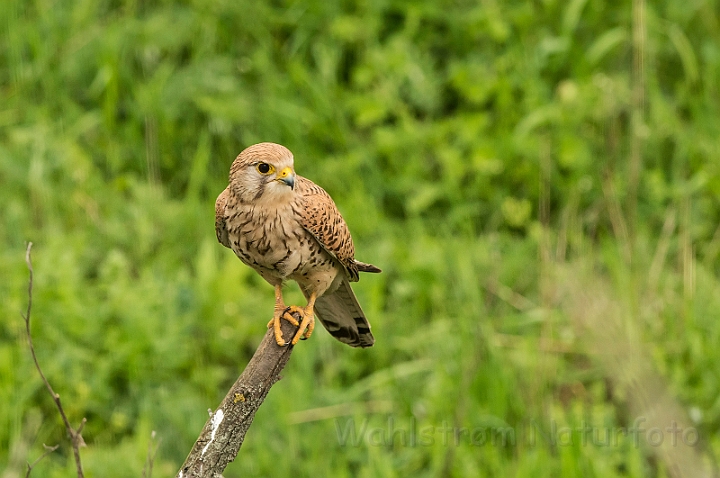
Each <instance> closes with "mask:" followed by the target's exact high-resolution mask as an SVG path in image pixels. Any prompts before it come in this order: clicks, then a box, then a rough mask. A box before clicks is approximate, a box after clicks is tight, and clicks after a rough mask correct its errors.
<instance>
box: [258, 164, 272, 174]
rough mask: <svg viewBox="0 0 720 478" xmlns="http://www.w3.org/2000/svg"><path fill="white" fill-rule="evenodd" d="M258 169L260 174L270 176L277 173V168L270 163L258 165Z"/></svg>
mask: <svg viewBox="0 0 720 478" xmlns="http://www.w3.org/2000/svg"><path fill="white" fill-rule="evenodd" d="M256 168H257V170H258V172H259V173H260V174H270V173H272V172H273V171H275V168H274V167H273V166H272V165H270V164H268V163H258V165H257V166H256Z"/></svg>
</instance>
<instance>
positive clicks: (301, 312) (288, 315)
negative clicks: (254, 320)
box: [267, 284, 315, 347]
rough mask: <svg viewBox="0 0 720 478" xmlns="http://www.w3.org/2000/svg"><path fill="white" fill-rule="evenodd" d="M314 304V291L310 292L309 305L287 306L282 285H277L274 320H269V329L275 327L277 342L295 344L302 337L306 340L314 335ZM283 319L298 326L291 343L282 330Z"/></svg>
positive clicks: (283, 344)
mask: <svg viewBox="0 0 720 478" xmlns="http://www.w3.org/2000/svg"><path fill="white" fill-rule="evenodd" d="M314 306H315V293H314V292H313V293H312V294H310V299H309V300H308V305H307V307H298V306H297V305H291V306H290V307H285V303H284V302H283V300H282V285H281V284H278V285H276V286H275V313H274V314H273V318H272V320H271V321H270V322H268V325H267V326H268V329H269V328H270V327H272V328H273V333H274V334H275V342H277V344H278V345H279V346H280V347H285V346H286V345H295V344H296V343H297V342H298V340H300V339H301V338H302V339H303V340H305V339H307V338H309V337H310V335H312V333H313V329H314V328H315V313H314V310H313V308H314ZM292 314H297V315H298V317H299V318H300V322H298V319H296V318H295V317H293V315H292ZM281 319H285V320H287V321H288V322H290V323H291V324H293V325H294V326H295V327H297V328H298V331H297V333H295V336H294V337H293V339H292V341H291V342H290V343H289V344H288V343H287V342H285V339H283V336H282V330H280V320H281Z"/></svg>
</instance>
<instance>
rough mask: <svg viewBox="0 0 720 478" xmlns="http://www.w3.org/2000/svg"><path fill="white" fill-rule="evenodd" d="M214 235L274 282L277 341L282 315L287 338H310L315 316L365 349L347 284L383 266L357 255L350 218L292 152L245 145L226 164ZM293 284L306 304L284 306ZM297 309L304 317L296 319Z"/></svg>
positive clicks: (366, 328)
mask: <svg viewBox="0 0 720 478" xmlns="http://www.w3.org/2000/svg"><path fill="white" fill-rule="evenodd" d="M215 232H216V234H217V238H218V241H219V242H220V244H222V245H223V246H225V247H228V248H230V249H232V251H233V252H234V253H235V254H236V255H237V256H238V257H239V258H240V260H241V261H242V262H244V263H245V264H247V265H248V266H250V267H252V268H253V269H255V270H256V271H257V272H258V273H259V274H260V275H261V276H262V278H263V279H265V280H266V281H267V282H269V283H270V285H272V286H274V287H275V312H274V314H273V318H272V320H271V321H270V322H269V323H268V328H270V327H273V330H274V334H275V340H276V341H277V343H278V345H280V346H284V345H287V343H286V342H285V340H284V339H283V337H282V332H281V330H280V320H281V319H283V318H284V319H285V320H287V321H289V322H291V323H292V324H293V325H295V326H297V327H298V331H297V333H296V334H295V336H294V337H293V338H292V340H291V341H290V344H292V345H295V344H296V343H297V341H298V340H299V339H300V338H303V339H307V338H309V337H310V335H311V334H312V332H313V329H314V327H315V318H314V315H315V314H317V316H318V318H319V319H320V322H322V324H323V325H324V326H325V328H326V329H327V331H328V332H330V334H331V335H332V336H333V337H335V338H336V339H338V340H339V341H341V342H343V343H346V344H348V345H350V346H352V347H370V346H371V345H372V344H373V343H374V342H375V339H374V338H373V335H372V333H371V332H370V323H369V322H368V320H367V318H366V317H365V314H364V313H363V311H362V309H361V308H360V304H358V301H357V298H356V297H355V294H354V293H353V291H352V289H351V288H350V282H351V281H353V282H354V281H357V280H358V278H359V272H380V269H378V268H377V267H375V266H373V265H371V264H365V263H364V262H359V261H356V260H355V257H354V256H355V247H354V246H353V241H352V238H351V237H350V231H349V230H348V227H347V224H345V221H344V220H343V218H342V216H341V215H340V212H339V211H338V210H337V207H336V206H335V203H334V202H333V200H332V198H330V195H329V194H328V193H326V192H325V190H324V189H323V188H321V187H320V186H318V185H317V184H315V183H313V182H312V181H310V180H309V179H306V178H304V177H302V176H298V175H296V174H295V170H294V168H293V155H292V153H291V152H290V151H289V150H288V149H287V148H285V147H284V146H281V145H279V144H275V143H259V144H256V145H253V146H250V147H248V148H246V149H245V150H244V151H242V152H241V153H240V154H239V155H238V157H237V158H236V159H235V161H233V163H232V166H231V167H230V184H229V185H228V187H227V188H225V190H224V191H223V192H222V193H220V195H219V196H218V198H217V201H216V202H215ZM288 279H292V280H294V281H295V282H297V283H298V285H299V286H300V289H301V290H302V292H303V294H304V295H305V298H306V299H307V301H308V302H307V306H305V307H298V306H290V307H286V306H285V302H284V301H283V297H282V285H283V283H284V282H285V281H286V280H288ZM293 313H298V314H299V317H301V320H300V321H299V322H298V320H296V319H295V317H293V315H292V314H293Z"/></svg>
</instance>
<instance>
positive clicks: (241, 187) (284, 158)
mask: <svg viewBox="0 0 720 478" xmlns="http://www.w3.org/2000/svg"><path fill="white" fill-rule="evenodd" d="M230 189H231V190H232V191H233V193H234V194H235V196H237V197H238V199H240V200H241V201H242V202H244V203H261V202H274V201H283V200H287V199H289V198H290V197H291V196H292V194H293V191H294V189H295V170H294V169H293V155H292V153H291V152H290V150H288V149H287V148H286V147H285V146H281V145H279V144H275V143H258V144H254V145H252V146H249V147H247V148H245V149H244V150H243V151H242V152H241V153H240V154H239V155H238V157H237V158H235V161H233V164H232V166H231V167H230Z"/></svg>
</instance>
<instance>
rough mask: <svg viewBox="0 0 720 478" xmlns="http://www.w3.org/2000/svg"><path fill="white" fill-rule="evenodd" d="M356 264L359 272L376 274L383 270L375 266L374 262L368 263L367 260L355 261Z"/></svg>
mask: <svg viewBox="0 0 720 478" xmlns="http://www.w3.org/2000/svg"><path fill="white" fill-rule="evenodd" d="M355 265H356V266H357V269H358V271H359V272H372V273H375V274H377V273H378V272H382V270H381V269H380V268H379V267H375V266H374V265H372V264H366V263H365V262H360V261H355Z"/></svg>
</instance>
